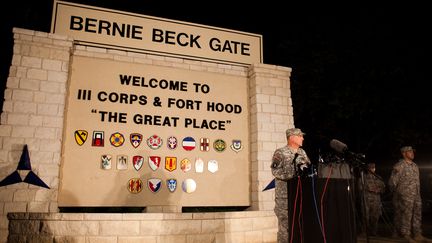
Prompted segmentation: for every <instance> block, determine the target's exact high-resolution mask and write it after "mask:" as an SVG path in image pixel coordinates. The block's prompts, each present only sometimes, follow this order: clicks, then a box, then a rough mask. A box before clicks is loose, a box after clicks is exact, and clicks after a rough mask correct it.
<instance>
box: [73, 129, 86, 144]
mask: <svg viewBox="0 0 432 243" xmlns="http://www.w3.org/2000/svg"><path fill="white" fill-rule="evenodd" d="M87 136H88V132H87V131H86V130H76V131H75V142H76V143H77V144H78V145H79V146H81V145H83V144H84V143H85V141H86V140H87Z"/></svg>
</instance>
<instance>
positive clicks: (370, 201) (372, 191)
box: [360, 163, 385, 235]
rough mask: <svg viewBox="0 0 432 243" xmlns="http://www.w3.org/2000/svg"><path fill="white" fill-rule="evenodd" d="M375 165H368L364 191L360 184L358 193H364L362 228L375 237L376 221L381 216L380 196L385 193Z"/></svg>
mask: <svg viewBox="0 0 432 243" xmlns="http://www.w3.org/2000/svg"><path fill="white" fill-rule="evenodd" d="M375 170H376V168H375V163H368V165H367V173H366V174H365V176H364V191H363V190H362V189H363V187H362V185H361V184H360V191H363V192H364V194H363V195H364V199H365V204H366V205H365V207H364V208H363V209H365V210H366V212H364V215H363V216H364V218H363V219H364V220H366V222H364V226H366V225H367V230H368V233H369V234H370V235H377V230H378V220H379V218H380V217H381V214H382V203H381V194H382V193H384V192H385V183H384V181H383V179H382V178H381V177H380V176H379V175H377V174H376V173H375ZM364 230H366V229H364Z"/></svg>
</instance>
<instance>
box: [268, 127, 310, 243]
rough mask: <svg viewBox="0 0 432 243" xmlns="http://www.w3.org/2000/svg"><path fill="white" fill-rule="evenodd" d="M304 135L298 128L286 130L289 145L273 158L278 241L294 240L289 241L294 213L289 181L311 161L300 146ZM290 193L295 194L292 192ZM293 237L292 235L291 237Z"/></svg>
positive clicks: (279, 242)
mask: <svg viewBox="0 0 432 243" xmlns="http://www.w3.org/2000/svg"><path fill="white" fill-rule="evenodd" d="M303 135H304V133H303V132H302V131H301V130H300V129H298V128H291V129H288V130H286V137H287V145H286V146H284V147H282V148H278V149H276V151H275V152H274V154H273V158H272V164H271V171H272V174H273V176H274V177H275V208H274V211H275V214H276V216H277V218H278V232H277V242H278V243H287V242H293V241H292V240H291V241H289V234H290V232H289V229H290V228H291V227H290V224H291V220H290V219H291V218H292V217H293V215H292V214H290V215H289V214H288V207H289V203H288V193H289V192H288V191H289V189H288V188H289V181H290V179H292V178H297V176H299V173H300V171H303V170H306V168H307V167H308V165H310V163H311V161H310V160H309V158H308V156H307V155H306V152H305V151H304V150H303V149H302V148H300V147H301V146H302V145H303V139H304V138H303ZM290 193H291V194H290V195H293V193H292V192H290ZM290 199H291V198H290ZM291 200H292V199H291ZM294 214H295V213H294ZM289 216H290V217H291V218H290V217H289ZM296 222H297V221H296ZM293 237H294V236H293V235H291V238H293ZM294 242H295V241H294Z"/></svg>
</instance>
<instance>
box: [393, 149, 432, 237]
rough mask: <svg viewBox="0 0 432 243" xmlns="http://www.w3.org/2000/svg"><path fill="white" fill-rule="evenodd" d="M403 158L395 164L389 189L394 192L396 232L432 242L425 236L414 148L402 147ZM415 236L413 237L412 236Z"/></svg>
mask: <svg viewBox="0 0 432 243" xmlns="http://www.w3.org/2000/svg"><path fill="white" fill-rule="evenodd" d="M400 151H401V154H402V158H401V159H400V160H399V162H398V163H396V164H395V165H394V166H393V170H392V173H391V176H390V179H389V183H388V184H389V189H390V191H391V192H392V193H393V211H394V226H395V229H396V233H398V234H400V235H401V236H402V237H404V238H405V239H406V240H407V241H408V242H432V241H431V240H429V239H427V238H425V237H423V235H422V229H421V223H422V201H421V196H420V175H419V169H418V166H417V165H416V163H414V161H413V160H414V149H413V148H412V147H411V146H405V147H402V148H401V149H400ZM412 236H413V238H412Z"/></svg>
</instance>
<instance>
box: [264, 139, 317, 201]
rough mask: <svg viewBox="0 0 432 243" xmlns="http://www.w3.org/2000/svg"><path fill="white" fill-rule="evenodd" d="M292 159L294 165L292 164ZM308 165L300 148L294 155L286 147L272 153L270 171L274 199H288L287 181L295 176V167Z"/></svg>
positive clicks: (308, 162)
mask: <svg viewBox="0 0 432 243" xmlns="http://www.w3.org/2000/svg"><path fill="white" fill-rule="evenodd" d="M296 154H297V156H296ZM294 158H295V163H296V165H294V163H293V160H294ZM310 163H311V162H310V159H309V157H308V156H307V154H306V152H305V151H304V150H303V149H302V148H299V149H297V153H296V152H294V151H293V150H291V149H290V148H289V147H288V146H284V147H282V148H278V149H277V150H276V151H275V152H274V154H273V158H272V164H271V170H272V174H273V176H274V177H275V183H276V184H275V197H276V199H282V198H283V199H286V198H287V197H288V191H287V181H288V180H289V179H291V178H293V177H294V176H295V175H296V169H297V166H298V165H301V164H306V165H308V164H310Z"/></svg>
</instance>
